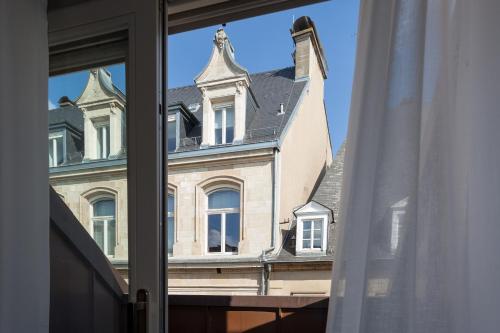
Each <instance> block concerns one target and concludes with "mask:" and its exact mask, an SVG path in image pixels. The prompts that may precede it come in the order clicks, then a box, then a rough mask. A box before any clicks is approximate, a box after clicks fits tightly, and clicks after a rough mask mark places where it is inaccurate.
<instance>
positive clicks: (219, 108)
mask: <svg viewBox="0 0 500 333" xmlns="http://www.w3.org/2000/svg"><path fill="white" fill-rule="evenodd" d="M228 108H232V110H233V111H232V112H233V140H232V141H231V142H227V109H228ZM234 108H235V105H234V103H219V104H214V105H213V106H212V110H213V113H214V120H213V135H214V145H216V146H221V145H230V144H233V143H234V127H235V117H236V112H235V109H234ZM216 112H221V129H222V134H221V143H217V136H216V132H215V131H216V128H215V114H216Z"/></svg>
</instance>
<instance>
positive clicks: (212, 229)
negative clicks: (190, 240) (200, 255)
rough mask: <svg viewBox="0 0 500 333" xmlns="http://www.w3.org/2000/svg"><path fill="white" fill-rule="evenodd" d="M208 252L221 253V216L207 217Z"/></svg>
mask: <svg viewBox="0 0 500 333" xmlns="http://www.w3.org/2000/svg"><path fill="white" fill-rule="evenodd" d="M208 252H221V215H220V214H216V215H208Z"/></svg>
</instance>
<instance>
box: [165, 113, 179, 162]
mask: <svg viewBox="0 0 500 333" xmlns="http://www.w3.org/2000/svg"><path fill="white" fill-rule="evenodd" d="M177 118H178V117H177V114H169V115H168V124H170V123H175V149H174V150H173V151H170V152H169V153H175V152H176V151H177V149H178V148H179V141H180V140H179V121H178V119H177ZM168 124H167V125H168ZM168 139H169V138H168V137H167V140H168ZM167 144H168V142H167ZM167 150H168V146H167Z"/></svg>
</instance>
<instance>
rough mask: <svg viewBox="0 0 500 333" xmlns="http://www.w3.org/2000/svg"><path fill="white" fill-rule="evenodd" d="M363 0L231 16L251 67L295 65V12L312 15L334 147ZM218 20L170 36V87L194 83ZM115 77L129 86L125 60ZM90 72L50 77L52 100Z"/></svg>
mask: <svg viewBox="0 0 500 333" xmlns="http://www.w3.org/2000/svg"><path fill="white" fill-rule="evenodd" d="M358 11H359V0H333V1H329V2H325V3H320V4H315V5H310V6H305V7H299V8H295V9H292V10H288V11H283V12H278V13H273V14H269V15H264V16H259V17H254V18H251V19H246V20H240V21H236V22H229V23H228V24H227V26H226V28H225V30H226V33H227V34H228V36H229V38H230V40H231V43H232V44H233V46H234V48H235V52H236V60H237V61H238V63H240V64H241V65H242V66H244V67H245V68H247V69H248V71H249V72H250V73H257V72H263V71H267V70H272V69H277V68H283V67H288V66H292V65H293V62H292V57H291V54H292V52H293V48H294V45H293V41H292V39H291V36H290V32H289V30H290V28H291V25H292V22H293V19H294V18H298V17H300V16H303V15H307V16H310V17H311V18H312V19H313V21H314V22H315V24H316V28H317V30H318V33H319V36H320V39H321V41H322V43H323V47H324V49H325V53H326V58H327V61H328V66H329V72H328V79H327V81H326V84H325V102H326V107H327V111H328V119H329V126H330V134H331V136H332V143H333V146H334V150H335V151H336V149H337V148H338V147H339V145H340V144H341V143H342V141H343V140H344V138H345V136H346V131H347V120H348V114H349V105H350V101H351V89H352V78H353V72H354V60H355V49H356V33H357V24H358ZM218 28H219V26H213V27H208V28H204V29H199V30H195V31H190V32H186V33H182V34H176V35H173V36H170V37H169V41H168V42H169V47H168V50H169V55H168V57H169V68H168V80H169V87H179V86H185V85H191V84H193V79H194V77H195V76H196V75H197V74H198V73H199V72H200V71H201V70H202V69H203V68H204V67H205V65H206V63H207V62H208V59H209V57H210V53H211V51H212V40H213V35H214V33H215V31H216V30H217V29H218ZM108 69H109V70H110V71H111V74H112V77H113V81H114V83H115V84H116V85H117V86H118V87H119V88H120V89H122V90H124V86H125V84H124V83H125V75H124V74H125V73H124V67H123V65H114V66H110V67H108ZM87 73H88V72H79V73H74V74H71V75H66V76H60V77H54V78H51V79H50V81H49V104H50V103H53V104H56V103H57V100H58V99H59V98H60V97H61V96H63V95H67V96H68V97H70V98H72V99H74V98H76V97H78V96H79V94H80V93H81V91H82V90H83V88H84V86H85V83H86V80H87V75H88V74H87Z"/></svg>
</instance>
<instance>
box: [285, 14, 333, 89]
mask: <svg viewBox="0 0 500 333" xmlns="http://www.w3.org/2000/svg"><path fill="white" fill-rule="evenodd" d="M290 32H291V34H292V38H293V41H294V43H295V51H294V53H293V61H294V63H295V79H296V80H297V79H300V78H304V77H310V76H311V75H312V74H313V72H314V71H317V70H319V71H320V72H321V75H322V76H323V79H326V77H327V75H326V73H327V71H328V66H327V63H326V58H325V55H324V53H323V47H322V45H321V42H320V40H319V36H318V32H317V31H316V27H315V26H314V22H313V21H312V20H311V18H310V17H309V16H302V17H299V18H298V19H297V20H295V22H294V23H293V27H292V29H291V30H290Z"/></svg>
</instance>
